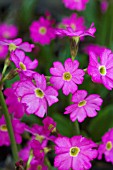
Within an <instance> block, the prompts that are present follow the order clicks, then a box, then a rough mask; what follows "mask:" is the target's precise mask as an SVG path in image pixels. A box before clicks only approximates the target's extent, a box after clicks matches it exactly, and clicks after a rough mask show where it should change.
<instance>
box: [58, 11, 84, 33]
mask: <svg viewBox="0 0 113 170" xmlns="http://www.w3.org/2000/svg"><path fill="white" fill-rule="evenodd" d="M84 23H85V20H84V18H83V17H78V16H77V14H76V13H73V14H72V15H71V16H70V17H64V18H63V19H62V21H61V23H60V24H59V26H60V25H61V26H63V27H71V28H72V29H73V30H74V31H80V30H85V29H86V27H85V25H84Z"/></svg>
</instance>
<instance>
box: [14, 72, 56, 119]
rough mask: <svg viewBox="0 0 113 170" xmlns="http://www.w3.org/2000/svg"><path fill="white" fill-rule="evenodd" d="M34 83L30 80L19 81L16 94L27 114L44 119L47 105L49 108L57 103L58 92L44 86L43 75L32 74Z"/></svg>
mask: <svg viewBox="0 0 113 170" xmlns="http://www.w3.org/2000/svg"><path fill="white" fill-rule="evenodd" d="M33 78H34V81H35V83H33V82H32V81H30V80H25V81H20V83H19V85H18V88H17V89H16V92H17V94H18V97H21V102H22V103H25V105H26V112H27V113H28V114H32V113H34V114H35V115H37V116H39V117H44V115H45V113H47V103H48V105H49V106H51V105H52V104H54V103H56V102H57V101H58V98H57V96H58V92H57V91H56V90H55V89H54V88H53V87H51V86H47V85H46V79H45V77H44V75H40V74H38V73H37V74H34V75H33Z"/></svg>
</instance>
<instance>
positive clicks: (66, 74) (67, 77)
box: [63, 72, 72, 81]
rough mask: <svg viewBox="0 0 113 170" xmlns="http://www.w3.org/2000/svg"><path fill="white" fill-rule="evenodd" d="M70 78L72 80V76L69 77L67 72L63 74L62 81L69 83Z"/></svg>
mask: <svg viewBox="0 0 113 170" xmlns="http://www.w3.org/2000/svg"><path fill="white" fill-rule="evenodd" d="M71 78H72V75H71V74H70V73H69V72H65V73H64V74H63V79H64V80H65V81H70V80H71Z"/></svg>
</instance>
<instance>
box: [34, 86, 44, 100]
mask: <svg viewBox="0 0 113 170" xmlns="http://www.w3.org/2000/svg"><path fill="white" fill-rule="evenodd" d="M35 94H36V97H39V98H43V97H44V93H43V91H42V90H41V89H40V88H37V89H35Z"/></svg>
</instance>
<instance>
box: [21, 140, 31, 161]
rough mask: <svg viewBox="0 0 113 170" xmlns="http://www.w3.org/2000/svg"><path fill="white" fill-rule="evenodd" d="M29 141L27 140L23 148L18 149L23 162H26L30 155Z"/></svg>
mask: <svg viewBox="0 0 113 170" xmlns="http://www.w3.org/2000/svg"><path fill="white" fill-rule="evenodd" d="M30 142H31V141H29V142H28V144H27V146H25V147H24V148H23V149H21V150H20V151H19V157H20V158H21V159H22V160H23V161H24V162H25V163H27V161H28V159H29V156H30V151H31V146H30Z"/></svg>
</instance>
